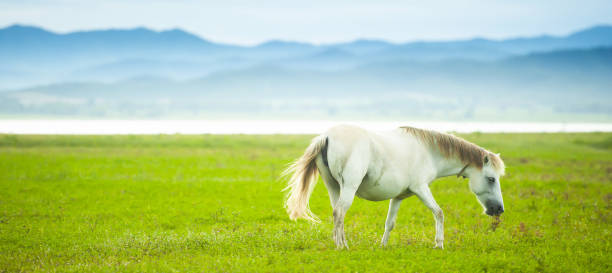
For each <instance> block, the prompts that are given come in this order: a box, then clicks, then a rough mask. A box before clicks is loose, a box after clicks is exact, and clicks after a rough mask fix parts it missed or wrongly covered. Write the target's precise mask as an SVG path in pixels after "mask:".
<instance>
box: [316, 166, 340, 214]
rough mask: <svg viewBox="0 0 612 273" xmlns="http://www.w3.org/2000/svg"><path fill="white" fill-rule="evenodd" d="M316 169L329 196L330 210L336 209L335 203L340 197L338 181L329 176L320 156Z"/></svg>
mask: <svg viewBox="0 0 612 273" xmlns="http://www.w3.org/2000/svg"><path fill="white" fill-rule="evenodd" d="M316 163H317V168H318V169H319V173H320V174H321V178H323V182H325V188H327V193H328V194H329V201H330V202H331V205H332V209H333V208H334V207H336V202H338V197H340V184H338V181H336V179H335V178H334V177H333V176H332V175H331V173H330V172H329V167H328V166H326V165H325V163H323V159H322V158H321V156H319V157H317V161H316Z"/></svg>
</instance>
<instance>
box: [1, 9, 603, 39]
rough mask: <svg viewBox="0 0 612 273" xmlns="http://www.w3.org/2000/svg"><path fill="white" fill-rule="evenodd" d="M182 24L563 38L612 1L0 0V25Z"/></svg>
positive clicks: (242, 35)
mask: <svg viewBox="0 0 612 273" xmlns="http://www.w3.org/2000/svg"><path fill="white" fill-rule="evenodd" d="M14 23H21V24H30V25H36V26H42V27H45V28H47V29H50V30H53V31H58V32H68V31H73V30H89V29H103V28H132V27H140V26H144V27H149V28H153V29H156V30H163V29H169V28H176V27H179V28H182V29H184V30H187V31H189V32H192V33H195V34H197V35H200V36H202V37H203V38H206V39H210V40H213V41H217V42H229V43H238V44H256V43H259V42H262V41H265V40H269V39H281V40H295V41H306V42H312V43H329V42H338V41H348V40H354V39H357V38H379V39H386V40H390V41H395V42H404V41H413V40H440V39H455V38H471V37H476V36H480V37H489V38H505V37H514V36H525V35H528V36H533V35H539V34H542V33H547V34H554V35H562V34H567V33H569V32H571V31H574V30H578V29H581V28H585V27H589V26H592V25H595V24H612V0H582V1H566V0H502V1H494V0H482V1H481V0H456V1H451V0H449V1H441V0H429V1H428V0H421V1H395V0H378V1H376V0H371V1H361V0H352V1H349V0H346V1H345V0H341V1H332V0H304V1H284V0H275V1H254V0H249V1H237V0H219V1H196V0H172V1H160V0H131V1H130V0H104V1H92V0H0V27H4V26H8V25H11V24H14Z"/></svg>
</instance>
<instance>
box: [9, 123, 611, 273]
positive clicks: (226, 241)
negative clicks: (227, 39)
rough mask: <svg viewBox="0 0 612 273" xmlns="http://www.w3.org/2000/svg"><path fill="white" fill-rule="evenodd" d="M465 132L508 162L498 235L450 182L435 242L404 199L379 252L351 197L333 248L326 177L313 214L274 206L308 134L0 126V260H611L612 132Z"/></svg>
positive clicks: (410, 263)
mask: <svg viewBox="0 0 612 273" xmlns="http://www.w3.org/2000/svg"><path fill="white" fill-rule="evenodd" d="M464 137H465V138H467V139H469V140H471V141H473V142H475V143H477V144H479V145H481V146H483V147H486V148H489V149H491V150H492V151H495V152H501V154H502V157H503V158H504V159H505V162H506V165H507V166H508V168H507V175H506V177H504V178H503V179H502V189H503V192H504V201H505V207H506V213H505V214H504V215H503V216H502V222H501V224H500V226H499V227H498V228H497V229H496V230H495V231H493V230H492V229H491V223H492V219H491V218H489V217H488V216H486V215H484V214H482V208H481V207H480V205H479V204H478V202H477V201H476V198H475V197H474V196H473V195H472V193H470V191H469V189H468V186H467V181H466V180H461V179H457V178H447V179H443V180H440V181H437V182H434V183H433V184H432V191H433V193H434V196H435V197H436V199H437V201H438V203H439V204H440V205H441V207H442V209H443V210H444V212H445V220H446V223H445V230H446V240H445V249H444V250H439V249H433V248H432V247H433V245H434V241H433V239H434V220H433V216H432V215H431V213H430V212H429V210H427V209H426V208H425V206H423V205H422V204H421V203H420V201H419V200H418V199H417V198H414V197H412V198H409V199H407V200H405V201H404V202H403V204H402V208H401V209H400V212H399V216H398V222H397V225H396V228H395V230H394V231H393V232H392V234H391V239H390V241H389V246H388V247H387V248H381V247H379V241H380V238H381V236H382V233H383V229H384V220H385V216H386V211H387V205H388V202H370V201H365V200H360V199H356V201H355V202H354V205H353V206H352V207H351V209H350V210H349V212H348V215H347V219H346V232H347V236H348V239H349V246H350V250H342V251H338V250H336V249H335V246H334V244H333V242H332V240H331V230H332V224H331V206H330V205H329V201H328V197H327V193H326V191H325V187H324V186H323V185H322V183H319V185H318V186H317V188H316V190H315V192H314V194H313V197H312V199H311V207H312V210H313V211H314V212H315V213H316V214H317V215H318V216H319V217H321V219H322V220H323V223H322V224H319V225H312V224H310V223H307V222H305V221H298V222H292V221H290V220H289V219H288V217H287V216H286V214H285V212H284V209H283V194H282V193H281V189H282V188H283V187H284V182H283V181H280V180H279V179H278V176H279V173H280V172H281V171H282V169H283V168H284V167H285V166H286V165H287V163H289V162H290V161H292V160H293V159H295V158H296V157H298V156H299V155H301V153H302V152H303V150H304V149H305V148H306V146H307V144H308V142H309V140H310V138H311V136H212V135H204V136H173V135H170V136H168V135H159V136H157V135H156V136H14V135H0V272H19V271H50V272H55V271H56V272H88V271H102V272H116V271H134V272H141V271H152V272H173V271H192V272H210V271H223V272H253V271H257V272H273V271H278V272H286V271H298V272H318V271H341V272H384V271H388V272H391V271H393V272H399V271H436V272H446V271H469V272H478V271H482V272H484V271H517V272H525V271H546V272H567V271H570V272H574V271H581V272H610V271H612V268H611V267H612V254H611V251H612V244H611V243H612V239H611V238H612V236H611V235H612V225H611V223H612V183H611V182H612V145H611V143H612V134H604V133H594V134H469V135H464Z"/></svg>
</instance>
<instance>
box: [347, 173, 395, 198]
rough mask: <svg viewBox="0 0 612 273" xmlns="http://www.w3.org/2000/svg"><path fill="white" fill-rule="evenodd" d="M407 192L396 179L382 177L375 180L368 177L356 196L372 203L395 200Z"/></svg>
mask: <svg viewBox="0 0 612 273" xmlns="http://www.w3.org/2000/svg"><path fill="white" fill-rule="evenodd" d="M405 190H406V189H404V186H403V185H400V184H399V183H397V181H396V180H394V179H390V178H386V177H380V178H379V179H377V180H373V179H369V178H367V177H366V179H364V181H363V182H362V183H361V185H360V186H359V189H357V193H356V195H357V196H359V197H360V198H363V199H366V200H370V201H382V200H389V199H391V198H394V197H396V196H398V195H400V194H402V193H403V192H404V191H405Z"/></svg>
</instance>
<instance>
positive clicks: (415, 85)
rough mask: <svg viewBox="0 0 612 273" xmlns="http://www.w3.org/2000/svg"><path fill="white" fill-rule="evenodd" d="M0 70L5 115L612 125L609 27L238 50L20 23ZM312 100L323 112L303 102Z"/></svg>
mask: <svg viewBox="0 0 612 273" xmlns="http://www.w3.org/2000/svg"><path fill="white" fill-rule="evenodd" d="M0 59H1V60H2V62H0V114H4V115H13V114H17V113H19V114H26V115H27V114H35V115H55V114H58V113H60V112H61V113H64V114H65V115H69V116H70V115H76V116H79V115H85V116H99V115H101V116H114V115H118V116H125V115H128V116H130V115H144V116H148V115H154V116H168V115H169V116H173V115H179V116H192V115H195V116H202V115H204V116H206V115H209V114H210V113H216V115H223V113H225V112H224V111H230V112H232V113H236V112H240V111H245V113H243V114H245V115H251V114H252V113H253V112H258V113H260V112H261V113H267V114H271V113H277V114H281V115H283V114H286V113H293V114H295V115H300V113H305V112H309V113H310V112H313V113H315V114H317V115H321V116H327V115H329V114H330V113H334V115H336V114H337V113H347V115H349V116H350V115H352V114H355V113H376V115H381V116H387V115H392V116H393V115H396V116H397V115H399V116H403V115H410V116H416V117H422V116H423V115H424V113H426V111H425V110H424V109H428V108H429V107H437V108H440V109H445V110H443V111H442V112H441V114H440V113H438V114H432V115H433V116H436V115H438V116H440V115H441V117H442V118H443V117H444V115H450V116H452V117H462V118H465V117H473V116H474V115H476V116H478V115H486V113H487V111H488V112H491V111H493V110H492V109H495V107H503V108H504V109H510V110H504V111H506V112H505V113H508V115H513V116H520V115H527V116H530V115H529V114H526V113H529V111H536V112H538V113H540V114H538V115H540V116H542V117H546V118H553V117H555V116H557V117H558V116H563V117H565V116H575V115H578V114H576V113H586V116H588V117H593V116H596V118H597V119H601V118H603V119H607V118H610V117H611V116H612V113H611V110H610V109H612V107H610V105H612V95H611V94H612V90H610V87H611V86H612V80H611V79H612V26H596V27H592V28H588V29H585V30H581V31H578V32H575V33H572V34H570V35H567V36H560V37H557V36H546V35H544V36H538V37H527V38H513V39H504V40H490V39H483V38H475V39H467V40H457V41H437V42H428V41H419V42H408V43H399V44H398V43H390V42H386V41H382V40H366V39H363V40H356V41H352V42H346V43H337V44H323V45H314V44H309V43H301V42H291V41H278V40H276V41H268V42H265V43H262V44H259V45H256V46H239V45H231V44H222V43H215V42H211V41H208V40H206V39H203V38H201V37H198V36H196V35H193V34H190V33H188V32H185V31H182V30H180V29H173V30H168V31H153V30H149V29H146V28H136V29H111V30H96V31H81V32H72V33H66V34H59V33H54V32H50V31H47V30H44V29H41V28H37V27H32V26H23V25H13V26H10V27H6V28H4V29H0ZM2 90H4V91H2ZM458 94H461V96H458ZM457 97H459V98H457ZM236 98H241V99H244V100H246V101H242V100H239V101H236ZM314 98H316V99H322V100H327V101H328V104H327V105H326V106H321V107H322V108H321V107H319V108H316V107H315V108H312V109H310V108H308V107H307V106H304V104H303V103H301V102H300V101H304V100H306V101H308V100H311V99H314ZM346 98H349V102H346V103H345V104H346V105H347V106H346V107H344V108H342V110H338V109H336V108H335V107H337V105H338V103H337V102H339V101H343V100H344V99H346ZM360 98H361V99H360ZM526 98H529V99H526ZM316 99H315V100H316ZM160 101H163V102H164V103H165V104H164V106H163V107H162V106H159V105H158V103H159V102H160ZM272 101H276V104H275V103H272ZM279 101H280V102H279ZM296 101H298V102H297V104H296ZM96 103H102V104H101V105H97V106H96ZM343 103H344V102H343ZM482 104H486V105H484V106H483V105H482ZM270 105H275V106H274V107H272V108H273V109H269V107H270ZM279 105H280V106H279ZM306 105H308V104H306ZM330 105H331V106H330ZM334 105H336V106H334ZM380 105H386V106H380ZM120 106H121V107H120ZM407 106H409V108H410V109H405V107H407ZM58 107H59V108H58ZM160 107H161V108H160ZM275 107H276V108H275ZM304 107H306V108H307V109H310V110H307V111H306V110H304ZM381 107H382V108H381ZM120 108H122V109H123V108H125V109H128V110H125V109H123V110H122V109H120ZM53 109H55V110H53ZM57 109H62V111H59V112H58V111H57ZM138 109H140V110H138ZM142 109H147V110H146V111H144V110H142ZM160 109H164V110H163V111H162V110H160ZM224 109H225V110H224ZM322 109H323V110H322ZM330 109H332V110H330ZM334 109H335V110H334ZM381 109H385V110H384V111H382V110H381ZM453 109H458V110H456V111H455V110H453ZM466 109H472V110H470V111H468V110H466ZM526 109H531V110H529V111H528V110H526ZM381 111H382V112H381ZM453 111H455V112H453ZM564 111H565V112H564ZM567 111H569V112H567ZM493 112H495V111H493ZM566 112H567V113H566ZM348 113H352V114H348ZM449 113H451V114H449ZM466 113H467V114H466ZM470 113H472V114H470ZM474 113H476V114H474ZM478 113H480V114H478ZM568 113H569V114H568ZM267 114H266V115H267ZM368 115H369V114H368ZM497 115H499V114H497ZM425 116H426V117H429V116H430V115H425ZM478 117H479V116H478ZM553 119H554V118H553Z"/></svg>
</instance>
